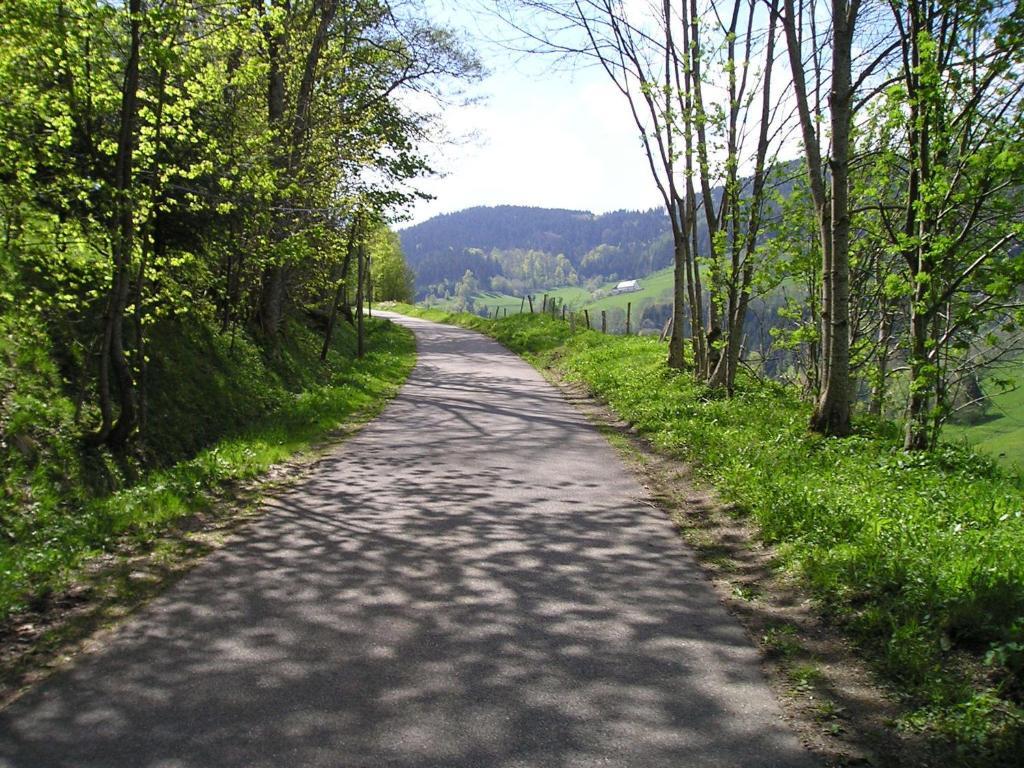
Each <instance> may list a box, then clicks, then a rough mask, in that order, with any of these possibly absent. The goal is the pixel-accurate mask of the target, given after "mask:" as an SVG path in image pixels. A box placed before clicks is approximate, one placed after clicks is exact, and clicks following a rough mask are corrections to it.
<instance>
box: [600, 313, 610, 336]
mask: <svg viewBox="0 0 1024 768" xmlns="http://www.w3.org/2000/svg"><path fill="white" fill-rule="evenodd" d="M601 333H608V312H607V311H606V310H603V309H602V310H601Z"/></svg>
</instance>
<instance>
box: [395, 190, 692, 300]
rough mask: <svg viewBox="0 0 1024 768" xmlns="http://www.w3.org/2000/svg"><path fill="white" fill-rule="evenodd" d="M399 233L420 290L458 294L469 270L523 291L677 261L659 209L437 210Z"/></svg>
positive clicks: (482, 282) (485, 281)
mask: <svg viewBox="0 0 1024 768" xmlns="http://www.w3.org/2000/svg"><path fill="white" fill-rule="evenodd" d="M400 235H401V239H402V250H403V252H404V253H405V256H406V258H407V259H408V262H409V265H410V267H411V268H412V269H413V271H414V272H415V273H416V290H417V293H418V294H419V295H420V296H421V297H422V296H426V295H428V294H429V295H433V296H438V297H441V298H443V297H444V296H445V295H446V294H447V295H454V294H455V293H456V291H457V290H458V284H459V283H460V281H462V280H463V278H464V277H465V275H466V272H467V271H469V272H472V273H473V278H474V279H475V280H476V281H477V284H478V286H479V287H482V288H483V289H484V290H495V291H504V292H509V293H516V292H519V293H521V292H522V291H532V290H536V289H539V288H547V287H552V286H563V285H577V284H583V283H586V282H588V281H589V282H591V283H594V284H600V283H602V282H605V281H607V280H612V279H616V278H621V279H627V278H632V277H639V276H643V275H646V274H649V273H650V272H653V271H655V270H658V269H662V268H663V267H666V266H668V265H669V264H670V263H671V261H672V241H671V233H670V230H669V225H668V217H667V216H666V214H665V213H664V212H663V211H660V210H650V211H615V212H613V213H606V214H601V215H595V214H592V213H588V212H586V211H569V210H559V209H550V208H530V207H523V206H512V205H504V206H496V207H479V208H469V209H467V210H464V211H459V212H457V213H448V214H442V215H440V216H435V217H434V218H432V219H429V220H428V221H425V222H423V223H421V224H417V225H415V226H412V227H408V228H406V229H403V230H402V231H401V233H400Z"/></svg>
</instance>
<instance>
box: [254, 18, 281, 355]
mask: <svg viewBox="0 0 1024 768" xmlns="http://www.w3.org/2000/svg"><path fill="white" fill-rule="evenodd" d="M271 5H272V7H273V8H275V9H276V8H279V7H281V6H280V1H279V0H277V1H276V2H273V3H272V4H271ZM258 7H259V8H260V10H261V11H262V10H263V5H262V4H260V5H259V6H258ZM281 24H282V22H281V19H279V18H266V17H265V18H264V19H263V35H264V38H265V40H266V44H267V59H268V70H267V122H268V124H269V126H270V129H271V131H273V132H274V136H275V139H276V141H277V142H279V143H284V142H287V139H288V133H287V129H286V128H285V126H284V111H285V73H284V62H283V59H284V55H285V51H284V47H285V33H284V31H283V29H282V26H281ZM288 164H289V152H288V149H287V145H285V146H284V147H282V146H280V145H279V146H278V148H277V150H276V152H275V153H274V158H273V165H274V168H275V170H276V171H277V172H278V174H279V175H282V176H283V175H284V174H285V173H286V171H287V167H288ZM277 181H278V184H281V183H282V182H283V181H284V179H282V178H279V179H278V180H277ZM277 202H278V203H281V202H283V201H282V200H278V201H277ZM273 220H274V224H273V228H274V232H273V239H274V241H275V242H282V241H283V240H284V239H285V238H286V237H287V229H288V227H287V221H286V218H285V216H283V215H282V214H281V213H279V212H278V213H275V214H274V216H273ZM278 258H279V256H278V255H276V254H275V256H274V261H272V262H271V263H270V264H269V265H267V266H266V267H265V268H264V270H263V276H262V282H261V286H260V297H259V305H258V310H257V314H258V319H259V324H260V327H262V329H263V332H264V333H265V334H266V335H267V336H270V337H272V338H273V337H275V336H277V334H278V332H279V331H280V330H281V318H282V316H283V312H284V308H283V307H284V296H285V281H286V274H285V267H284V265H282V264H279V263H277V259H278Z"/></svg>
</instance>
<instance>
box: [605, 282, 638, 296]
mask: <svg viewBox="0 0 1024 768" xmlns="http://www.w3.org/2000/svg"><path fill="white" fill-rule="evenodd" d="M639 290H641V288H640V281H639V280H623V281H622V282H621V283H619V284H618V285H616V286H615V287H614V288H612V294H611V295H612V296H615V295H616V294H619V293H635V292H636V291H639Z"/></svg>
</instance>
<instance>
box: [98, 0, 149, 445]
mask: <svg viewBox="0 0 1024 768" xmlns="http://www.w3.org/2000/svg"><path fill="white" fill-rule="evenodd" d="M142 12H143V9H142V0H129V4H128V13H129V29H130V45H129V51H128V60H127V61H126V63H125V74H124V84H123V86H122V89H121V115H120V126H119V130H118V141H117V156H116V162H115V167H114V198H115V215H114V220H113V222H112V227H111V245H112V252H113V261H114V274H113V280H112V283H111V288H110V296H109V299H108V302H107V313H106V317H105V323H104V326H105V327H104V331H103V345H102V352H101V356H100V376H99V379H100V413H101V416H102V424H101V426H100V430H99V432H98V434H97V435H96V436H95V440H97V441H99V442H105V443H107V444H108V445H110V446H111V447H114V448H120V447H122V446H123V445H124V444H125V443H126V442H127V441H128V438H129V437H131V434H132V432H133V431H134V430H135V426H136V423H137V420H138V409H137V403H136V391H135V382H134V381H133V379H132V370H131V365H130V364H129V362H128V357H127V354H126V353H125V344H124V319H125V318H124V316H125V308H126V307H127V304H128V294H129V289H130V287H131V261H132V253H133V250H134V248H135V218H134V213H135V211H134V204H133V203H134V201H133V199H132V192H133V190H132V158H133V152H134V147H135V123H136V120H137V116H138V92H139V58H140V48H141V26H142ZM111 376H112V377H113V383H114V384H116V387H117V398H118V406H119V408H120V412H119V413H118V416H117V420H116V421H114V418H113V407H112V404H111V400H112V392H111Z"/></svg>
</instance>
